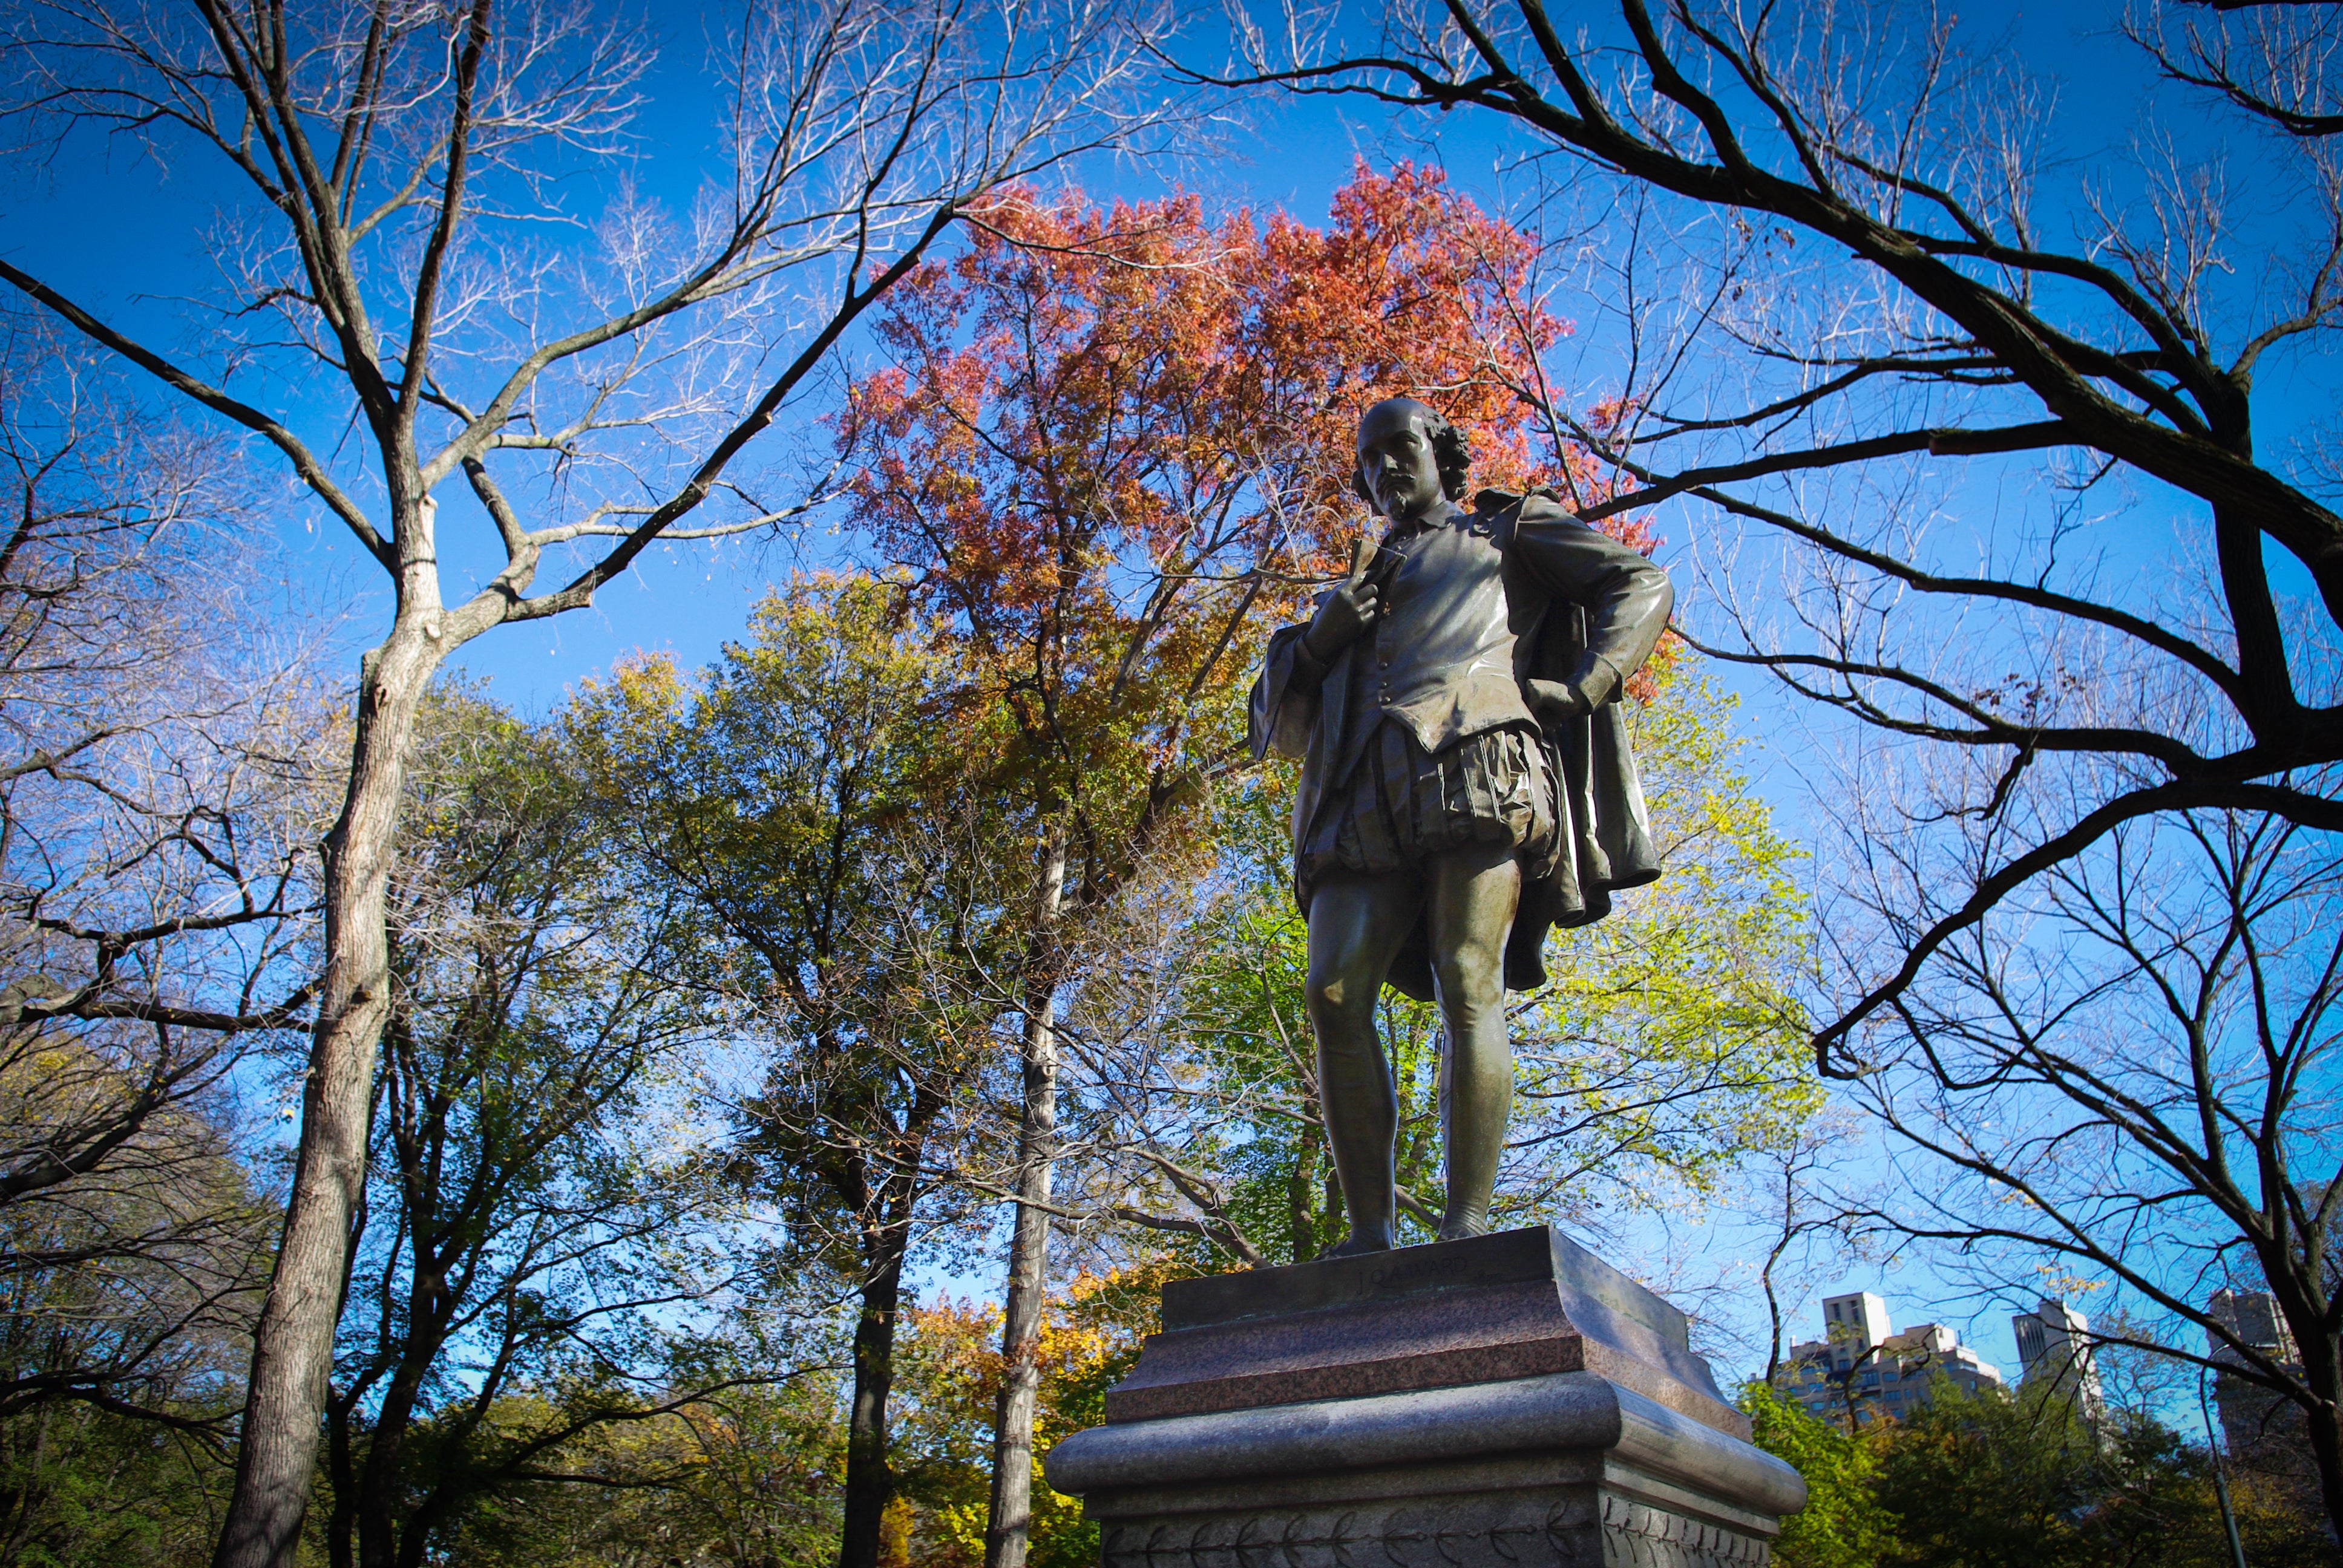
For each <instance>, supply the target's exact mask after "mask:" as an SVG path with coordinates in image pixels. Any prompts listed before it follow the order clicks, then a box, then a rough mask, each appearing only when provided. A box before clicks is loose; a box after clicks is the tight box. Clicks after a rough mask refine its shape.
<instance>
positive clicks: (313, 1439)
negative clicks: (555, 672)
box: [212, 604, 444, 1568]
mask: <svg viewBox="0 0 2343 1568" xmlns="http://www.w3.org/2000/svg"><path fill="white" fill-rule="evenodd" d="M427 627H428V628H429V629H428V630H427V629H426V628H427ZM437 628H438V614H437V607H436V604H434V605H433V606H432V607H431V608H430V609H429V611H428V613H424V614H416V613H410V614H403V615H401V616H400V618H399V620H398V623H397V625H396V626H395V627H394V628H392V630H391V635H390V637H389V638H388V639H387V641H385V642H384V643H383V645H382V646H381V647H380V648H377V649H376V650H375V651H374V652H373V653H370V654H368V655H367V657H366V658H365V659H364V660H362V661H361V664H360V667H359V691H358V703H357V732H356V734H355V735H354V737H353V738H352V746H351V756H350V779H349V787H348V791H347V794H346V795H345V797H344V799H343V805H342V815H341V819H340V820H339V821H337V822H336V823H335V824H334V829H333V831H332V832H331V833H329V834H328V835H327V838H326V846H325V849H326V853H325V870H326V890H325V893H326V896H325V938H326V973H325V983H324V986H323V988H322V990H320V992H319V995H318V999H317V1030H316V1033H315V1034H314V1036H313V1037H312V1040H311V1044H310V1050H309V1071H308V1078H307V1082H306V1083H305V1084H304V1086H303V1089H302V1104H301V1148H300V1152H299V1156H298V1159H297V1162H296V1163H295V1165H294V1168H293V1192H292V1197H291V1200H290V1201H289V1202H288V1204H287V1209H286V1214H285V1237H284V1241H283V1243H282V1245H281V1246H280V1247H279V1248H278V1251H277V1268H276V1272H275V1273H274V1274H273V1275H272V1276H271V1277H270V1280H269V1282H268V1296H267V1299H266V1301H265V1302H263V1303H262V1306H261V1312H260V1322H259V1324H258V1326H257V1327H256V1329H255V1331H254V1334H253V1348H252V1381H251V1383H250V1386H249V1388H248V1389H247V1391H246V1396H245V1407H244V1429H243V1440H242V1442H241V1444H240V1446H239V1447H238V1449H237V1452H236V1489H235V1491H234V1493H232V1494H231V1496H230V1498H229V1501H228V1508H227V1519H226V1524H225V1526H224V1527H223V1529H222V1531H221V1533H220V1539H219V1545H218V1548H217V1550H216V1552H215V1553H214V1554H213V1557H212V1562H213V1565H214V1568H293V1563H294V1561H295V1558H296V1556H297V1553H298V1551H299V1547H300V1540H301V1520H302V1515H303V1513H304V1512H305V1511H306V1509H307V1505H308V1501H309V1483H310V1478H311V1475H312V1473H313V1472H314V1471H315V1469H316V1466H317V1445H318V1441H319V1438H320V1436H321V1434H322V1428H323V1415H324V1412H325V1408H326V1397H327V1382H328V1379H329V1377H330V1375H331V1372H332V1371H333V1355H334V1328H335V1324H336V1323H337V1321H338V1320H339V1319H340V1317H341V1307H342V1292H343V1289H344V1287H345V1284H346V1282H347V1275H348V1266H349V1247H350V1223H351V1220H352V1218H353V1216H355V1215H356V1214H357V1212H358V1205H359V1201H360V1199H361V1197H362V1196H363V1193H364V1188H365V1182H366V1134H367V1107H368V1105H369V1103H370V1101H371V1100H372V1098H373V1086H374V1058H375V1047H376V1044H377V1041H378V1040H380V1038H381V1034H382V1026H383V1020H384V1018H385V1016H386V1015H387V1012H388V1010H389V997H388V994H387V992H388V970H387V943H386V940H385V937H384V930H383V914H384V896H385V891H386V888H387V882H388V879H389V875H390V861H391V851H392V833H393V829H394V828H395V826H396V824H397V817H398V799H399V791H400V789H401V787H402V785H403V783H404V782H405V778H406V765H407V744H408V741H409V739H411V738H412V736H413V733H414V729H415V715H416V709H417V707H418V706H419V705H420V703H421V701H422V698H423V693H424V690H425V689H426V688H427V686H428V685H429V684H430V680H431V676H432V673H433V672H434V671H435V670H436V669H437V668H438V666H439V662H440V659H441V658H442V657H444V651H443V649H442V648H441V647H440V646H439V639H438V638H437V637H436V636H434V635H432V633H433V632H436V631H437Z"/></svg>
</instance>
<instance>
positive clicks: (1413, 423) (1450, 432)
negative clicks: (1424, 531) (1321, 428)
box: [1351, 397, 1473, 522]
mask: <svg viewBox="0 0 2343 1568" xmlns="http://www.w3.org/2000/svg"><path fill="white" fill-rule="evenodd" d="M1472 465H1473V448H1472V447H1471V446H1470V445H1469V444H1468V443H1467V442H1466V441H1465V439H1464V432H1463V431H1462V430H1459V429H1458V428H1457V427H1455V426H1453V425H1452V424H1450V423H1449V422H1448V419H1447V417H1446V416H1445V415H1443V414H1442V413H1441V412H1440V411H1439V410H1438V409H1437V408H1434V407H1432V406H1431V405H1430V404H1428V403H1419V402H1417V401H1416V400H1415V399H1414V398H1413V397H1386V398H1384V399H1383V401H1382V402H1380V403H1378V404H1376V405H1375V406H1374V407H1372V408H1370V409H1368V410H1367V412H1366V414H1365V417H1363V418H1361V419H1360V421H1359V466H1358V467H1356V468H1355V469H1353V471H1352V474H1351V487H1352V488H1353V490H1356V491H1357V492H1358V494H1359V498H1361V499H1362V500H1363V501H1365V502H1366V503H1367V505H1369V506H1371V507H1373V508H1374V509H1375V510H1376V511H1378V512H1380V513H1382V514H1383V516H1384V517H1386V518H1391V519H1392V520H1393V521H1394V522H1397V521H1399V520H1401V519H1403V518H1418V517H1422V516H1423V515H1424V514H1425V513H1427V512H1429V511H1431V510H1432V508H1433V507H1435V506H1437V505H1438V504H1439V502H1440V501H1441V499H1442V498H1446V499H1448V500H1452V501H1453V500H1457V499H1460V498H1462V497H1463V494H1464V477H1465V473H1466V471H1467V470H1468V469H1469V468H1471V467H1472Z"/></svg>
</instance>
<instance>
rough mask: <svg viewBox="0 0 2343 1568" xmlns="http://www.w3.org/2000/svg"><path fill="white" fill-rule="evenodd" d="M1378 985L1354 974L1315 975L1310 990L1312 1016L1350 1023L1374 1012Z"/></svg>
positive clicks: (1320, 1019)
mask: <svg viewBox="0 0 2343 1568" xmlns="http://www.w3.org/2000/svg"><path fill="white" fill-rule="evenodd" d="M1374 990H1375V988H1374V987H1373V986H1371V985H1367V984H1365V983H1363V982H1362V981H1361V980H1359V979H1358V977H1357V976H1355V975H1343V974H1335V975H1312V976H1311V977H1310V980H1309V985H1308V987H1307V993H1308V996H1309V1000H1310V1016H1311V1019H1312V1021H1315V1022H1320V1023H1335V1024H1342V1023H1350V1022H1353V1021H1355V1020H1358V1019H1360V1018H1362V1017H1372V1016H1373V1013H1374V1006H1375V999H1374Z"/></svg>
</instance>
